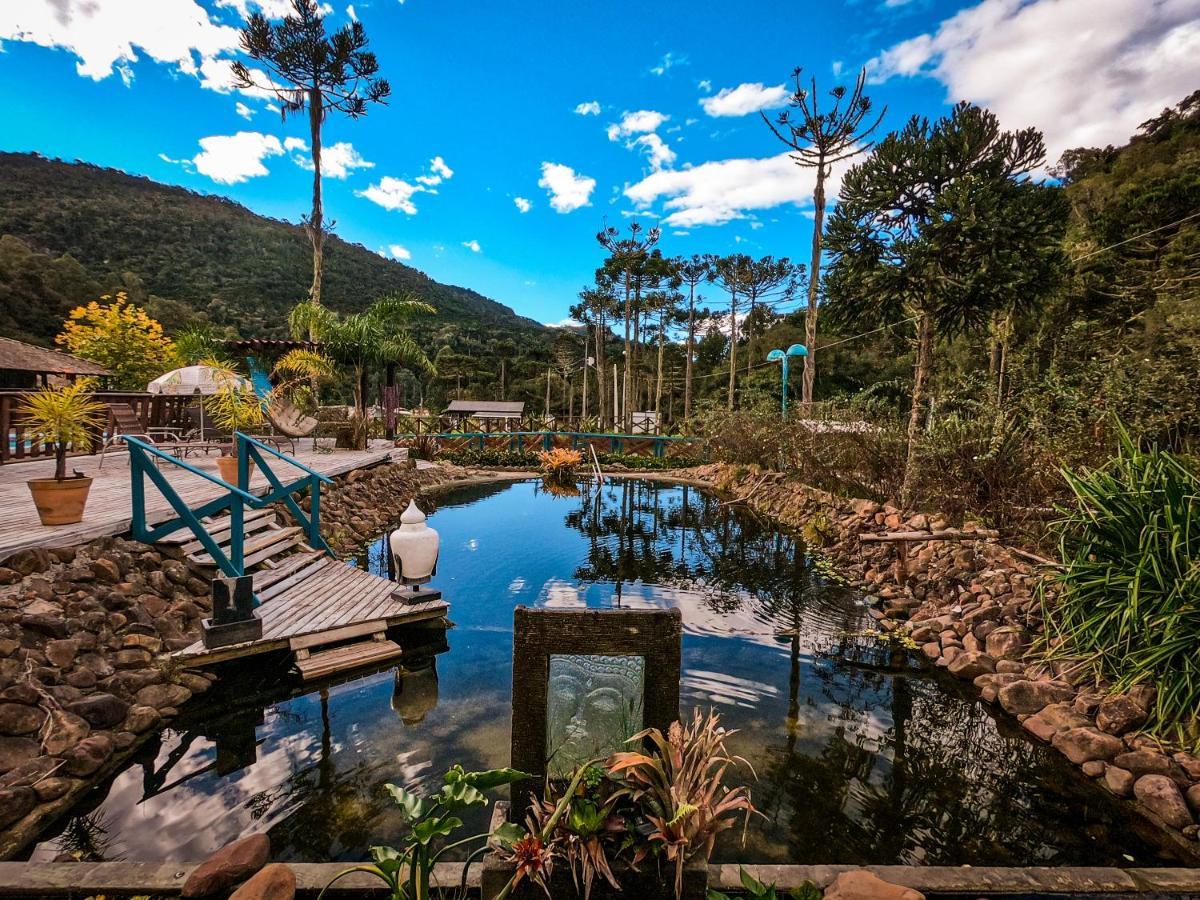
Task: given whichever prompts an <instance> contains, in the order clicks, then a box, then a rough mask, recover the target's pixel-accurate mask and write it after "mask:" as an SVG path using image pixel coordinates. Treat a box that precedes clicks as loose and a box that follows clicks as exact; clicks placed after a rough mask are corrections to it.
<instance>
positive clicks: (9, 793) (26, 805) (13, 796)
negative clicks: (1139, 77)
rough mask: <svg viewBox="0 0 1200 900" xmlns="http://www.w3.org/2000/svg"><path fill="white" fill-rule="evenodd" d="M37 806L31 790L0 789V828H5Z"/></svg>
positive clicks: (18, 788)
mask: <svg viewBox="0 0 1200 900" xmlns="http://www.w3.org/2000/svg"><path fill="white" fill-rule="evenodd" d="M36 805H37V794H36V793H34V791H33V788H28V787H14V788H0V828H7V827H8V826H9V825H11V824H12V823H13V822H16V821H17V820H18V819H23V818H24V817H25V815H26V814H27V813H28V812H29V811H30V810H32V809H33V808H34V807H35V806H36Z"/></svg>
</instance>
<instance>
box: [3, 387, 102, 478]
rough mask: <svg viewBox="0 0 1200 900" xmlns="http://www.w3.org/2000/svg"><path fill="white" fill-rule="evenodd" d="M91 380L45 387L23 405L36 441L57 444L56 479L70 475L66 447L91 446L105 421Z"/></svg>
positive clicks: (27, 427)
mask: <svg viewBox="0 0 1200 900" xmlns="http://www.w3.org/2000/svg"><path fill="white" fill-rule="evenodd" d="M91 392H92V382H91V381H90V380H89V379H86V378H81V379H79V380H78V381H75V382H74V383H72V384H68V385H66V386H65V387H58V388H49V387H47V388H42V389H41V390H40V391H36V392H35V393H33V394H31V395H29V396H28V397H27V398H26V399H25V402H24V403H23V404H22V406H21V414H22V415H23V416H24V420H25V428H26V434H27V435H28V436H29V439H30V440H32V441H34V442H35V443H41V444H53V445H54V479H55V480H56V481H65V480H66V478H67V450H68V449H69V448H73V449H75V450H88V449H90V448H91V446H92V440H93V436H94V435H95V433H96V432H97V431H98V430H99V429H100V427H101V425H102V424H103V420H102V418H101V415H100V414H101V412H103V410H104V405H103V404H101V403H97V402H96V401H95V400H93V399H92V397H91Z"/></svg>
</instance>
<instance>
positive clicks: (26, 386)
mask: <svg viewBox="0 0 1200 900" xmlns="http://www.w3.org/2000/svg"><path fill="white" fill-rule="evenodd" d="M111 374H112V373H111V372H110V371H108V369H106V368H104V367H103V366H99V365H96V363H94V362H88V361H87V360H86V359H80V358H79V357H77V356H71V354H69V353H61V352H59V351H58V350H49V349H47V348H45V347H36V346H34V345H33V344H26V343H23V342H21V341H14V340H13V339H12V338H6V337H0V390H7V391H15V390H31V389H34V388H37V387H41V386H44V385H46V384H48V383H49V380H50V376H51V375H56V376H59V377H63V378H67V379H69V380H72V381H73V380H74V379H76V378H78V377H80V376H90V377H94V378H103V377H104V376H107V375H111Z"/></svg>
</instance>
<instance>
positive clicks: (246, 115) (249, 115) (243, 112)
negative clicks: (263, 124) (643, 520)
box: [234, 100, 257, 119]
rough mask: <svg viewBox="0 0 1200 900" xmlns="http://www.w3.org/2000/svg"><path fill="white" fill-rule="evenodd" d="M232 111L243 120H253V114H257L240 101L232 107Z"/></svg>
mask: <svg viewBox="0 0 1200 900" xmlns="http://www.w3.org/2000/svg"><path fill="white" fill-rule="evenodd" d="M234 111H235V112H237V114H238V115H239V116H241V117H242V118H243V119H253V118H254V114H255V113H256V112H257V110H255V109H252V108H250V107H249V106H247V105H246V104H245V103H243V102H242V101H241V100H239V101H238V102H237V105H236V106H234Z"/></svg>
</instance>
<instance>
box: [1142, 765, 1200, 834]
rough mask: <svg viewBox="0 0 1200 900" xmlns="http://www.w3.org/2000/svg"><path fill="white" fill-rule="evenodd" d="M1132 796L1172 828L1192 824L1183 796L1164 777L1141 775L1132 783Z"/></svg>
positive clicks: (1173, 784)
mask: <svg viewBox="0 0 1200 900" xmlns="http://www.w3.org/2000/svg"><path fill="white" fill-rule="evenodd" d="M1133 796H1134V797H1136V798H1137V800H1138V802H1139V803H1141V804H1142V806H1144V807H1146V809H1148V810H1150V811H1151V812H1152V813H1154V814H1155V815H1157V816H1158V817H1159V818H1160V819H1162V820H1163V821H1164V822H1166V823H1167V824H1168V825H1170V826H1171V827H1172V828H1184V827H1186V826H1188V825H1191V824H1193V820H1192V814H1191V812H1189V811H1188V807H1187V802H1186V801H1185V800H1184V799H1183V794H1181V793H1180V792H1179V788H1178V787H1177V786H1176V784H1175V782H1174V781H1172V780H1171V779H1170V778H1168V777H1167V776H1165V775H1143V776H1142V777H1141V778H1139V779H1138V780H1137V781H1136V782H1134V785H1133Z"/></svg>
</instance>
